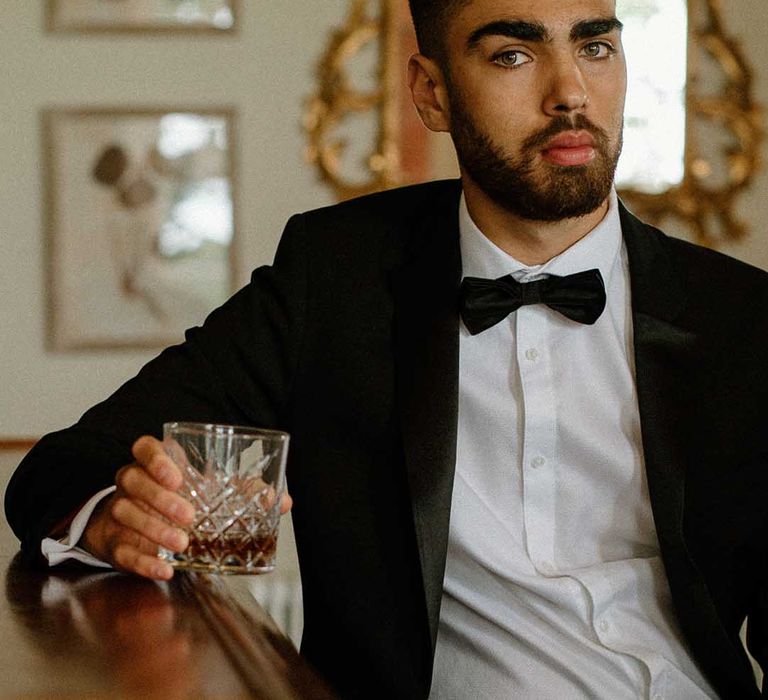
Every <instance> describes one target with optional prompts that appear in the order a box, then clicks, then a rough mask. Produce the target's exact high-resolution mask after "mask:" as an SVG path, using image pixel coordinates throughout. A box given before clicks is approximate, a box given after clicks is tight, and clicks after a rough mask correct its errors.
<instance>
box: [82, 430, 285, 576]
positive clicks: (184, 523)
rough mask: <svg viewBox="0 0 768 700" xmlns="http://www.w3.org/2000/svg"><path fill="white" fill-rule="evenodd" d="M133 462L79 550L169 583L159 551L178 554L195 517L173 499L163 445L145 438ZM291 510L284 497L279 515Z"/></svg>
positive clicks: (173, 475) (173, 482)
mask: <svg viewBox="0 0 768 700" xmlns="http://www.w3.org/2000/svg"><path fill="white" fill-rule="evenodd" d="M131 451H132V453H133V456H134V457H135V459H136V461H135V462H134V463H133V464H129V465H128V466H125V467H123V468H122V469H120V470H119V471H118V472H117V475H116V476H115V482H116V484H117V490H116V491H115V493H114V494H112V496H110V497H109V498H108V499H105V500H104V501H103V502H102V504H100V506H99V507H98V508H97V510H96V511H95V512H94V513H93V515H92V516H91V518H90V520H89V522H88V525H87V526H86V528H85V532H84V533H83V537H82V539H81V540H80V546H82V547H83V549H85V550H86V551H88V552H90V553H91V554H93V556H95V557H96V558H97V559H101V560H102V561H105V562H108V563H109V564H111V565H112V566H114V567H115V568H116V569H119V570H121V571H126V572H130V573H135V574H139V575H140V576H145V577H147V578H154V579H165V580H167V579H170V578H171V577H172V576H173V567H172V566H171V565H170V563H168V562H166V561H162V560H161V559H158V558H157V549H158V547H164V548H165V549H168V550H171V551H173V552H183V551H184V550H185V549H186V548H187V545H188V544H189V538H188V536H187V534H186V532H185V531H184V529H183V528H187V527H189V526H190V525H191V524H192V522H193V520H194V517H195V512H194V508H193V506H192V505H191V504H190V503H189V502H187V501H186V500H185V499H184V498H182V497H181V496H180V495H178V494H177V493H176V491H177V490H178V489H179V488H180V487H181V485H182V475H181V471H180V470H179V468H178V467H177V466H176V464H175V463H174V462H173V460H172V459H171V458H170V457H169V456H168V455H167V454H166V452H165V449H164V447H163V443H162V442H160V441H159V440H157V439H155V438H153V437H150V436H144V437H141V438H139V439H138V440H137V441H136V442H135V443H134V445H133V447H132V449H131ZM292 505H293V501H292V499H291V497H290V496H289V495H288V494H287V493H286V494H284V495H283V497H282V500H281V502H280V513H281V514H285V513H287V512H288V511H289V510H290V509H291V507H292Z"/></svg>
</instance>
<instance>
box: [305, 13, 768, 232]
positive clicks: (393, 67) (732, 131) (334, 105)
mask: <svg viewBox="0 0 768 700" xmlns="http://www.w3.org/2000/svg"><path fill="white" fill-rule="evenodd" d="M350 2H351V4H350V10H349V14H348V17H347V19H346V21H345V23H344V25H343V26H342V27H340V28H338V29H337V30H335V31H334V32H333V34H332V35H331V37H330V41H329V43H328V47H327V50H326V51H325V53H324V55H323V56H322V58H321V60H320V62H319V64H318V70H317V78H318V88H317V92H316V94H315V95H314V96H313V97H312V98H311V99H310V100H309V101H308V104H307V109H306V113H305V119H304V126H305V129H306V132H307V135H308V139H309V145H308V148H307V158H308V160H309V161H310V162H311V163H313V164H314V165H315V166H316V168H317V170H318V173H319V175H320V177H321V179H322V180H323V181H324V182H326V183H327V184H328V185H329V186H330V187H331V188H332V189H333V190H334V192H335V194H336V196H337V197H338V198H339V199H347V198H349V197H353V196H357V195H361V194H366V193H369V192H374V191H377V190H382V189H387V188H389V187H393V186H395V185H399V184H404V183H405V182H407V181H408V180H409V178H408V176H407V169H404V168H403V167H401V156H402V155H403V153H402V149H401V145H402V144H401V126H402V112H401V111H400V96H401V94H402V90H403V87H402V85H401V84H400V83H402V82H403V81H402V77H401V76H402V69H401V66H400V64H401V63H402V58H403V56H402V51H401V48H402V47H401V41H402V31H401V27H402V22H403V18H404V13H405V12H406V10H405V0H350ZM371 8H373V9H374V10H375V12H376V13H375V14H372V13H371V11H370V10H371ZM688 13H689V49H688V54H689V67H688V86H687V97H686V112H687V127H686V132H687V133H686V150H685V174H684V178H683V181H682V182H681V183H680V185H678V186H676V187H674V188H671V189H668V190H666V191H664V192H661V193H659V194H647V193H644V192H640V191H637V190H633V189H623V190H622V192H621V195H622V197H623V198H624V199H625V201H627V202H628V203H629V204H630V206H631V207H632V209H633V210H634V211H636V212H637V213H638V214H639V215H641V216H642V217H644V218H646V219H647V220H649V221H651V222H656V223H659V222H661V221H662V220H664V219H666V218H668V217H672V218H676V219H678V220H680V221H682V222H683V223H684V224H685V225H686V226H687V227H688V228H689V230H690V232H691V235H692V237H693V238H694V239H695V240H697V241H698V242H700V243H703V244H705V245H709V246H712V247H715V246H717V245H718V244H719V243H721V242H724V241H726V240H738V239H741V238H743V237H744V236H745V235H746V233H747V231H746V226H745V224H744V223H743V222H742V221H740V220H739V218H738V217H737V214H736V204H737V200H738V197H739V195H740V194H741V193H742V192H744V190H745V189H747V187H748V186H749V185H750V184H751V182H752V180H753V178H754V176H755V174H756V173H757V172H758V171H759V169H760V155H759V153H760V148H761V146H762V142H763V138H764V132H763V128H762V112H761V110H760V109H759V108H758V107H757V105H756V104H755V101H754V98H753V76H752V71H751V69H750V67H749V64H748V62H747V60H746V58H745V56H744V52H743V50H742V48H741V46H740V44H739V43H738V41H737V40H735V39H734V38H733V37H732V36H730V35H729V34H728V32H727V31H726V28H725V24H724V19H723V9H722V2H721V0H688ZM371 44H374V46H375V48H376V50H377V52H378V54H377V55H378V68H377V71H376V73H377V74H376V81H375V82H376V85H375V87H374V88H373V89H368V90H365V89H360V88H357V87H355V85H354V81H353V79H352V77H351V68H352V66H353V65H354V62H355V60H356V58H357V57H358V56H359V54H360V52H361V51H362V50H363V49H364V48H366V47H370V45H371ZM712 76H714V77H715V78H716V80H714V81H712ZM706 82H713V83H714V86H713V87H712V88H711V89H708V88H707V86H706V85H705V83H706ZM363 114H368V115H369V116H370V117H371V118H372V119H373V120H374V122H375V123H374V125H373V128H374V130H375V137H374V139H373V140H372V144H373V147H372V152H371V153H369V154H368V155H367V157H366V159H365V160H366V162H365V163H364V173H365V175H364V177H362V178H351V177H350V176H348V175H345V174H344V172H345V169H344V159H345V156H346V154H347V152H348V151H349V150H350V149H349V148H348V146H349V140H348V139H346V140H345V139H343V138H340V137H338V136H337V135H336V134H337V133H338V132H339V131H340V130H342V129H343V128H344V127H345V124H346V123H347V122H348V120H349V119H350V117H352V116H353V115H357V116H360V115H363ZM713 129H714V130H715V131H714V132H713ZM713 133H714V134H716V135H714V136H713Z"/></svg>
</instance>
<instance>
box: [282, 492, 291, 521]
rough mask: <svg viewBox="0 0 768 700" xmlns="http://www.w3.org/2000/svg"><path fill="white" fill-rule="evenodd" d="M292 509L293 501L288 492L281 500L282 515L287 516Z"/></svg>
mask: <svg viewBox="0 0 768 700" xmlns="http://www.w3.org/2000/svg"><path fill="white" fill-rule="evenodd" d="M291 508H293V499H292V498H291V496H290V494H289V493H288V492H287V491H286V492H285V493H284V494H283V497H282V498H281V499H280V515H285V514H286V513H287V512H288V511H289V510H290V509H291Z"/></svg>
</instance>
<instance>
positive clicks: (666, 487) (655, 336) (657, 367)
mask: <svg viewBox="0 0 768 700" xmlns="http://www.w3.org/2000/svg"><path fill="white" fill-rule="evenodd" d="M621 224H622V231H623V234H624V241H625V243H626V247H627V254H628V257H629V269H630V277H631V284H632V313H633V322H634V347H635V374H636V384H637V398H638V406H639V411H640V424H641V427H642V442H643V451H644V456H645V469H646V474H647V478H648V490H649V492H650V498H651V506H652V509H653V517H654V521H655V524H656V532H657V536H658V539H659V545H660V547H661V553H662V558H663V561H664V567H665V569H666V573H667V579H668V581H669V586H670V591H671V593H672V599H673V601H674V604H675V611H676V613H677V617H678V620H679V622H680V625H681V627H682V629H683V631H684V633H685V636H686V638H687V639H688V642H689V644H690V646H691V649H692V651H693V652H694V655H695V656H696V658H697V659H698V661H699V663H700V664H701V665H702V667H703V669H704V670H705V671H706V672H707V674H708V675H709V677H710V680H711V682H712V683H713V684H714V685H715V687H716V688H717V689H718V690H719V692H721V693H723V694H724V695H725V696H731V694H732V693H734V692H735V689H738V693H739V695H738V697H743V698H749V697H758V695H757V694H756V691H755V688H754V686H752V685H745V681H744V679H745V678H749V673H744V670H745V669H744V664H745V659H744V658H743V655H741V654H739V653H737V650H736V648H735V647H734V645H733V643H732V641H731V639H730V638H729V636H728V634H727V633H726V631H725V629H724V628H723V626H722V623H721V621H720V617H719V615H718V613H717V609H716V607H715V605H714V602H713V600H712V597H711V595H710V593H709V591H708V589H707V585H706V582H705V581H704V578H703V577H702V575H701V572H700V570H699V569H698V567H697V565H696V563H695V562H694V561H693V560H692V558H691V556H690V554H689V552H688V548H687V546H686V542H685V536H686V533H685V529H684V525H685V518H684V516H685V510H684V507H685V482H686V479H689V478H695V477H696V471H695V470H696V469H697V468H698V469H704V468H706V465H705V463H704V462H705V460H706V455H704V454H701V450H700V448H699V444H700V442H701V430H702V426H701V425H697V424H696V422H697V415H698V414H699V410H700V408H701V407H699V406H696V405H695V403H696V402H695V391H694V388H695V386H696V383H697V382H698V381H699V379H698V378H697V377H696V368H697V367H699V366H700V365H701V362H700V359H698V356H699V355H700V354H701V353H703V352H704V351H705V349H704V348H702V347H701V343H700V341H699V338H698V337H697V335H696V333H695V332H693V331H692V330H690V329H688V328H686V325H685V323H686V322H685V319H686V314H685V311H686V308H687V307H688V301H689V300H688V299H686V290H685V286H684V284H683V283H682V281H681V280H683V279H684V278H685V275H686V274H689V271H688V270H681V269H676V267H675V260H674V259H673V257H672V255H671V253H670V246H669V245H666V244H665V243H664V238H663V237H662V234H660V233H659V232H658V231H656V230H655V229H653V228H652V227H650V226H646V225H645V224H643V223H641V222H640V221H639V220H638V219H636V218H635V217H634V216H632V215H631V214H630V213H629V212H627V210H626V209H625V208H624V207H623V206H622V207H621Z"/></svg>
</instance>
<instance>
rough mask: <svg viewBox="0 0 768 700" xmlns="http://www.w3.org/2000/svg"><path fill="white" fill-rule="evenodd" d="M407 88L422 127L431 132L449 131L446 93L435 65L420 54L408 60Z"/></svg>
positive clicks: (441, 73) (441, 72)
mask: <svg viewBox="0 0 768 700" xmlns="http://www.w3.org/2000/svg"><path fill="white" fill-rule="evenodd" d="M408 87H409V88H410V89H411V96H412V97H413V104H414V105H415V106H416V110H417V111H418V113H419V116H420V117H421V121H422V122H424V126H426V127H427V129H430V130H432V131H449V130H450V125H451V120H450V112H449V108H448V91H447V90H446V86H445V79H444V77H443V71H442V70H441V69H440V67H439V66H438V65H437V63H435V61H433V60H432V59H431V58H427V57H426V56H423V55H422V54H420V53H416V54H413V56H411V57H410V58H409V59H408Z"/></svg>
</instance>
